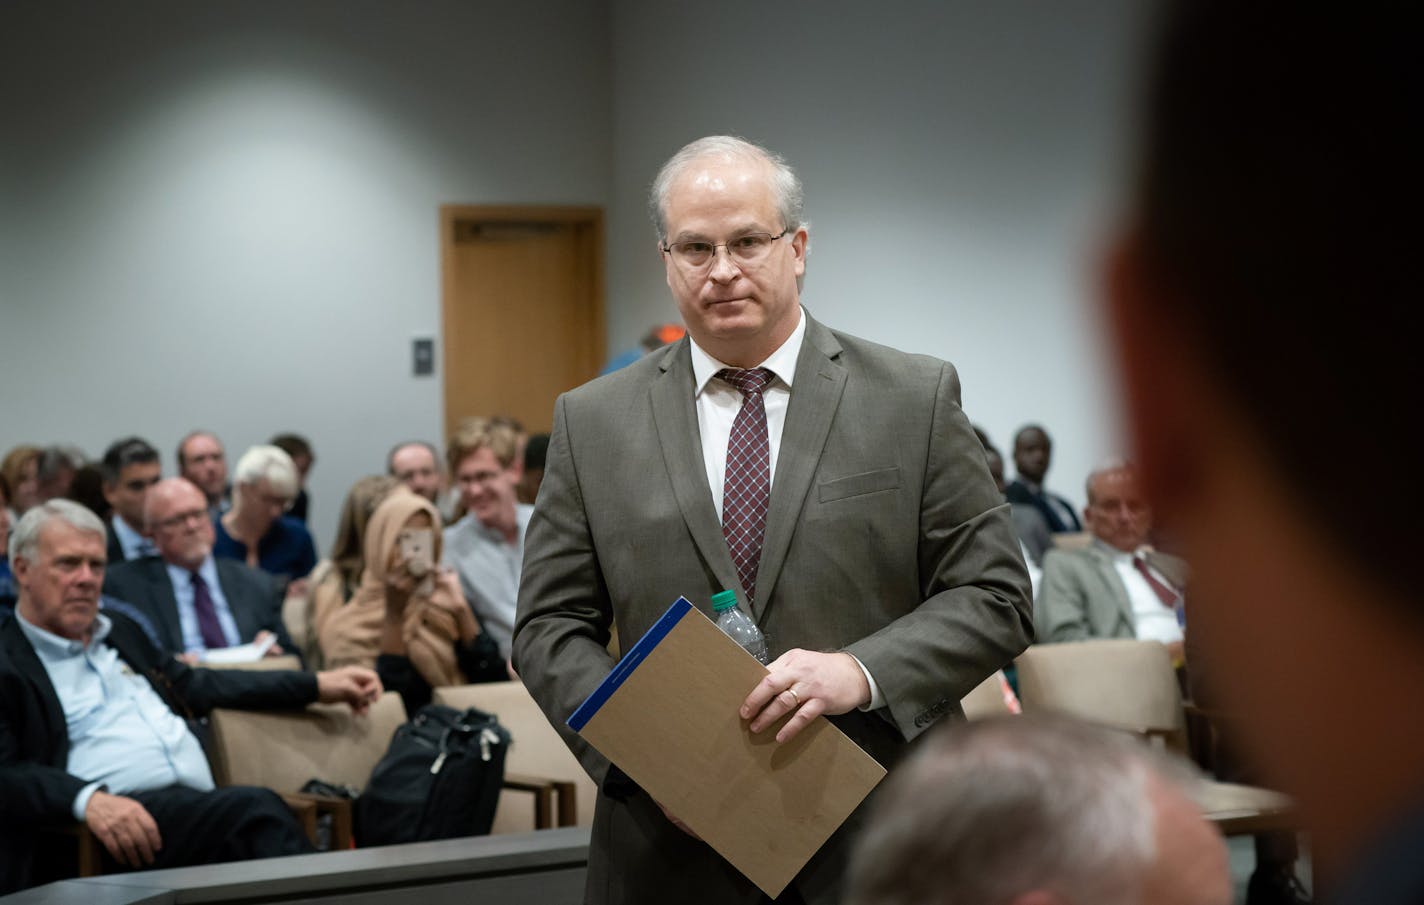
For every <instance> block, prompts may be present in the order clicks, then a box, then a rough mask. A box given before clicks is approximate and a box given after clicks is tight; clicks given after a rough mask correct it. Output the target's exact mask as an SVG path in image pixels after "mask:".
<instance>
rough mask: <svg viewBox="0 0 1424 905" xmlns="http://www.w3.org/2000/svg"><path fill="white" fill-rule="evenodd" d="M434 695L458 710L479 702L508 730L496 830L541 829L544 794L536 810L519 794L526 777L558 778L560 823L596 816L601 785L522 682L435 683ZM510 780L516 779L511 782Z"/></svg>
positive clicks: (587, 821) (583, 821)
mask: <svg viewBox="0 0 1424 905" xmlns="http://www.w3.org/2000/svg"><path fill="white" fill-rule="evenodd" d="M434 701H435V703H437V704H444V705H446V706H449V707H454V708H456V709H459V710H464V709H466V708H468V707H477V708H479V709H480V710H483V711H485V712H487V713H493V714H494V715H495V716H497V717H498V718H499V722H500V724H501V725H503V726H504V728H505V729H508V730H509V737H510V744H509V754H508V756H507V758H506V760H505V766H504V770H505V780H506V784H505V789H504V791H503V792H502V793H501V794H500V798H499V807H498V808H497V809H496V811H495V815H494V827H493V828H492V829H491V830H490V832H491V833H523V832H528V831H530V830H533V829H536V828H537V827H538V825H539V824H540V823H543V822H544V821H541V820H540V819H539V809H540V808H541V807H545V806H546V805H541V803H540V802H541V798H540V796H539V795H537V794H536V796H535V811H534V812H533V813H532V814H531V811H530V809H529V807H528V802H527V800H524V799H522V798H521V796H520V795H519V792H520V791H525V790H521V789H520V787H519V785H518V783H520V782H521V780H523V779H524V778H526V777H538V779H536V780H534V781H535V782H539V781H544V780H545V778H547V780H553V781H554V782H555V783H557V785H558V788H557V790H556V792H557V798H558V802H557V821H556V822H557V825H558V826H575V825H587V824H590V823H592V822H593V804H594V800H595V799H596V798H597V795H598V789H597V787H596V786H595V785H594V783H593V780H592V779H590V778H589V776H588V774H587V773H585V772H584V770H583V767H582V766H580V765H579V762H578V760H577V759H576V758H575V757H574V756H573V754H572V753H571V752H570V751H569V749H568V746H567V745H565V744H564V741H563V739H561V738H560V737H559V734H558V733H557V732H555V731H554V727H553V726H551V725H549V721H548V720H547V719H546V718H545V717H544V713H543V711H541V710H540V709H539V706H538V705H537V704H535V703H534V699H533V698H532V697H530V696H529V692H528V690H526V689H525V687H524V683H522V682H486V683H481V684H478V685H456V686H451V687H448V688H437V689H435V697H434ZM511 783H513V784H514V786H513V788H511Z"/></svg>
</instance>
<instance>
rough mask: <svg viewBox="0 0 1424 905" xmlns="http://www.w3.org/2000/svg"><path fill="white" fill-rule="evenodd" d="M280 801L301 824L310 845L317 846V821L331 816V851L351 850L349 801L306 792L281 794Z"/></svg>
mask: <svg viewBox="0 0 1424 905" xmlns="http://www.w3.org/2000/svg"><path fill="white" fill-rule="evenodd" d="M281 795H282V801H284V802H286V804H287V807H289V808H291V810H292V813H293V814H294V815H296V817H297V819H298V820H299V821H301V823H302V829H303V830H304V831H305V832H306V834H307V838H308V839H310V840H311V843H312V845H314V846H315V845H317V844H318V839H317V819H318V818H319V817H322V816H325V815H328V814H329V815H331V850H332V851H345V850H346V849H349V848H351V826H352V817H351V800H350V799H348V798H331V797H328V796H326V795H312V794H310V793H308V792H283V793H281Z"/></svg>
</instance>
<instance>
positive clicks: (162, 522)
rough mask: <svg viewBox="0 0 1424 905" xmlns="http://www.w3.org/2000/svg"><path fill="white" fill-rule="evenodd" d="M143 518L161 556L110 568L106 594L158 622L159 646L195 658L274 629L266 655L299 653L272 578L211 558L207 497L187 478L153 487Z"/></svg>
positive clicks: (187, 658) (192, 660)
mask: <svg viewBox="0 0 1424 905" xmlns="http://www.w3.org/2000/svg"><path fill="white" fill-rule="evenodd" d="M144 522H145V525H146V526H147V531H148V534H149V536H150V537H151V538H152V539H153V542H154V545H155V546H156V547H157V548H158V554H159V555H158V556H149V557H145V558H143V559H136V560H131V561H129V562H123V563H119V564H117V565H114V566H110V567H109V569H108V571H107V573H106V574H105V576H104V593H105V594H107V595H110V596H113V597H117V598H119V599H120V600H123V601H126V602H128V603H130V604H132V605H133V606H135V607H137V608H138V609H139V610H140V611H141V612H143V614H144V615H145V616H147V617H148V618H149V620H150V621H151V622H152V623H153V624H154V625H155V626H156V627H157V629H158V633H159V640H160V641H161V642H162V643H161V644H160V645H159V646H160V649H161V650H162V651H163V652H164V653H170V654H176V655H178V656H180V657H182V658H183V659H184V660H185V661H186V662H188V663H196V662H198V661H199V660H201V659H202V656H203V654H204V653H205V652H207V651H209V650H213V649H216V648H223V647H232V646H235V645H238V644H247V643H249V642H252V641H261V640H263V639H264V638H265V637H266V636H267V635H274V636H275V639H276V643H275V644H274V645H273V646H272V647H270V648H268V650H267V654H268V655H269V656H276V655H278V654H282V653H289V652H295V651H296V646H295V645H293V644H292V641H291V639H290V638H289V637H288V636H287V630H286V628H285V627H284V626H283V625H282V597H281V593H280V591H279V589H278V587H277V585H276V584H275V583H274V582H273V581H272V578H271V576H269V575H268V574H267V573H265V572H261V571H259V570H257V569H253V568H249V567H248V566H245V565H243V564H242V563H240V562H237V561H236V560H230V559H216V558H214V557H213V521H212V516H211V515H210V514H209V511H208V501H207V497H206V496H205V495H204V494H203V492H202V491H201V490H199V489H198V487H197V486H196V485H195V484H193V483H192V482H190V481H189V480H187V479H186V478H169V479H167V480H165V481H160V482H158V483H157V484H155V485H153V487H152V488H151V489H150V490H149V491H148V496H147V499H146V500H145V502H144Z"/></svg>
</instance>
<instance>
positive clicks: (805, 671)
mask: <svg viewBox="0 0 1424 905" xmlns="http://www.w3.org/2000/svg"><path fill="white" fill-rule="evenodd" d="M767 670H768V672H767V674H766V678H764V679H762V680H761V681H760V682H758V683H757V686H756V688H754V689H752V693H751V694H750V695H748V696H747V699H746V700H745V701H743V702H742V709H741V716H742V719H744V720H751V721H752V725H751V730H752V731H753V732H761V731H763V730H765V729H766V728H767V727H769V726H772V725H775V723H776V721H777V720H779V719H781V718H782V717H783V716H785V715H786V714H788V713H791V712H792V711H793V710H794V711H795V714H794V715H793V716H792V717H791V719H789V720H787V721H786V725H784V726H782V727H781V730H780V731H779V732H777V733H776V740H777V741H778V742H783V743H784V742H788V741H790V740H791V739H793V738H795V737H796V735H797V733H799V732H800V731H801V730H802V729H805V728H806V727H807V726H808V725H810V723H811V721H812V720H814V719H815V718H816V717H818V716H821V715H822V714H829V715H835V714H838V713H849V712H850V711H852V710H854V709H855V708H857V707H860V706H862V705H865V704H868V703H870V684H869V683H868V682H867V681H866V680H865V673H863V672H861V669H860V664H858V663H856V662H855V658H854V657H852V656H851V655H850V654H847V653H845V652H839V653H833V654H818V653H816V652H815V651H809V650H800V649H795V650H789V651H787V652H786V653H784V654H782V655H781V656H779V657H777V658H776V660H775V661H773V662H772V664H771V665H770V666H768V667H767Z"/></svg>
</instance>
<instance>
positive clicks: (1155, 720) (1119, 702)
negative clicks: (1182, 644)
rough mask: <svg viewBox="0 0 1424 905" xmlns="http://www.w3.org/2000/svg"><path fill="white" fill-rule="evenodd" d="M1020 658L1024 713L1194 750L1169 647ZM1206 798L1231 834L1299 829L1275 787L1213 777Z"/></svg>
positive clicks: (1095, 646) (1062, 650)
mask: <svg viewBox="0 0 1424 905" xmlns="http://www.w3.org/2000/svg"><path fill="white" fill-rule="evenodd" d="M1015 662H1016V664H1017V666H1018V684H1019V701H1020V702H1021V704H1022V705H1023V712H1024V713H1038V712H1055V713H1062V714H1066V715H1068V716H1072V717H1076V718H1078V719H1081V720H1084V721H1087V722H1091V723H1097V724H1099V725H1104V726H1110V727H1114V728H1117V729H1123V730H1126V731H1128V732H1133V733H1136V734H1138V735H1141V736H1142V737H1143V738H1145V739H1148V740H1149V741H1152V742H1153V743H1156V744H1162V745H1164V746H1165V747H1167V748H1168V749H1170V750H1172V751H1174V752H1176V753H1177V754H1180V755H1182V756H1184V757H1185V756H1186V754H1187V751H1188V744H1187V741H1188V740H1187V728H1186V716H1185V711H1184V710H1183V707H1182V694H1181V689H1180V686H1179V685H1178V684H1177V676H1176V672H1175V670H1174V669H1173V667H1172V658H1171V655H1170V654H1169V653H1168V652H1167V648H1166V647H1165V646H1163V645H1161V644H1158V643H1157V642H1155V641H1136V640H1132V639H1096V640H1091V641H1069V642H1065V643H1061V644H1035V645H1032V646H1031V647H1029V649H1028V650H1026V651H1024V652H1023V653H1022V654H1020V655H1019V657H1018V659H1017V660H1016V661H1015ZM1198 803H1199V804H1200V805H1201V807H1202V810H1203V812H1204V813H1205V814H1206V816H1207V818H1208V819H1209V820H1211V821H1212V822H1213V823H1215V824H1216V825H1217V827H1218V828H1219V829H1220V830H1221V831H1222V832H1223V833H1225V834H1226V835H1255V834H1256V833H1262V832H1269V831H1274V830H1294V829H1297V828H1298V818H1297V816H1296V814H1295V811H1294V808H1293V807H1292V804H1291V802H1290V800H1289V799H1288V798H1286V796H1284V795H1282V794H1280V793H1279V792H1273V791H1271V790H1269V789H1262V788H1258V787H1255V786H1243V785H1237V784H1235V783H1222V782H1214V781H1207V782H1205V783H1203V786H1202V789H1201V790H1200V793H1199V795H1198Z"/></svg>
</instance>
